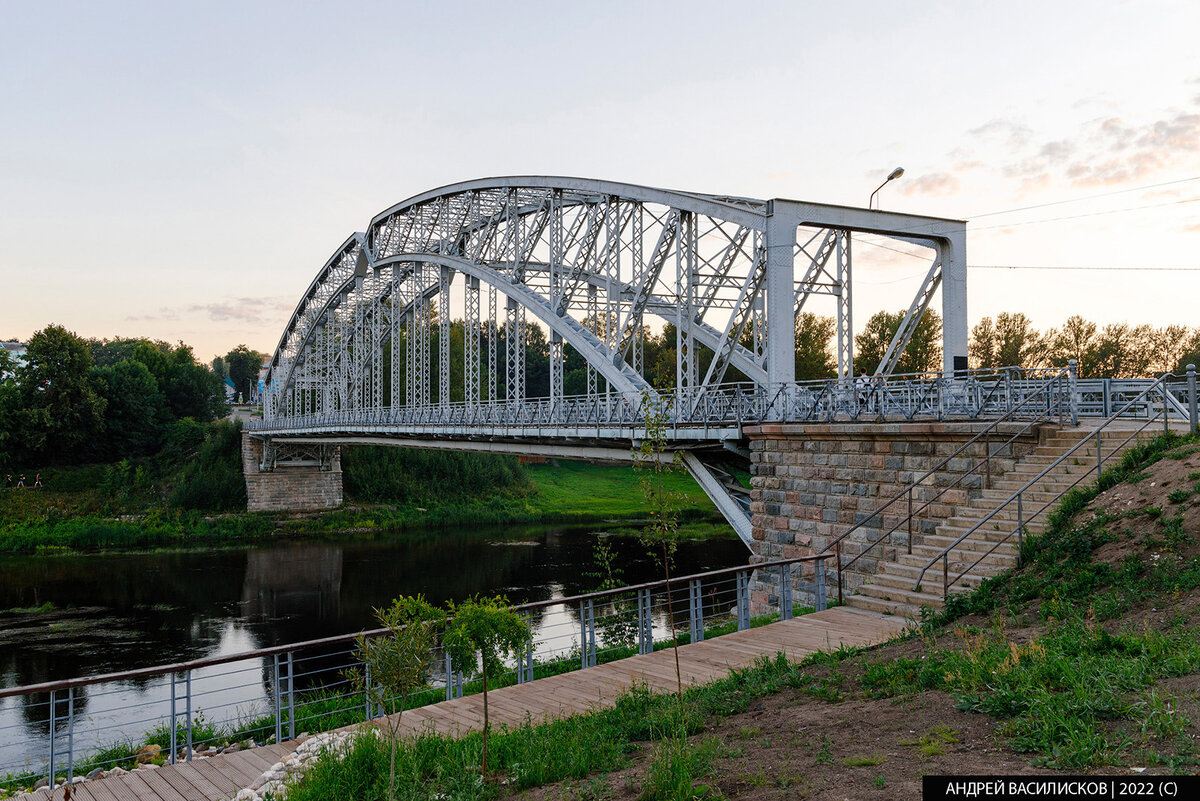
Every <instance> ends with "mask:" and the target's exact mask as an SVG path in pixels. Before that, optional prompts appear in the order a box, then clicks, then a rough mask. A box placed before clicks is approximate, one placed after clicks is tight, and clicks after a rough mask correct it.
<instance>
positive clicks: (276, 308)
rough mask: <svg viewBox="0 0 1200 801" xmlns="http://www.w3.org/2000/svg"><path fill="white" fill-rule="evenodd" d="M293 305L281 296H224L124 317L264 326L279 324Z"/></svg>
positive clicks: (140, 319) (142, 319) (137, 320)
mask: <svg viewBox="0 0 1200 801" xmlns="http://www.w3.org/2000/svg"><path fill="white" fill-rule="evenodd" d="M294 307H295V303H294V302H292V301H291V300H288V299H287V298H282V297H263V298H225V299H223V300H219V301H214V302H212V303H193V304H190V305H188V306H178V307H167V306H164V307H162V308H161V309H159V310H158V313H157V314H139V315H129V316H127V317H126V318H125V319H126V320H127V321H129V322H149V321H156V320H178V319H179V318H181V317H192V318H194V317H197V316H200V317H203V318H205V319H207V320H209V321H211V322H214V323H241V324H244V325H266V324H270V323H282V322H283V318H284V317H285V316H286V315H287V313H288V312H290V311H291V310H292V309H293V308H294Z"/></svg>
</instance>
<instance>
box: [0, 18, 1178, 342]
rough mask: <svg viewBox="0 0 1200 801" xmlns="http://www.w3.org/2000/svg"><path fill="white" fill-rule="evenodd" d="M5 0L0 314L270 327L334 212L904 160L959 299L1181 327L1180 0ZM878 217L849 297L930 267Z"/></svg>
mask: <svg viewBox="0 0 1200 801" xmlns="http://www.w3.org/2000/svg"><path fill="white" fill-rule="evenodd" d="M0 20H2V23H0V338H8V337H16V338H20V339H27V338H28V337H29V335H30V334H32V333H33V332H34V331H36V330H38V329H40V328H43V327H44V326H45V325H47V324H49V323H59V324H62V325H65V326H67V327H68V328H70V329H72V330H74V331H76V332H77V333H79V334H81V335H83V336H94V337H114V336H125V337H132V336H147V337H152V338H157V339H163V340H167V341H170V342H175V341H179V340H182V341H183V342H185V343H188V344H190V345H192V346H193V347H194V348H195V351H196V355H197V356H198V357H199V358H201V359H203V360H208V359H211V358H212V357H213V356H214V355H217V354H221V353H224V352H226V351H228V350H229V349H230V348H232V347H233V346H235V345H237V344H240V343H245V344H247V345H249V346H250V347H252V348H255V349H258V350H262V351H265V352H270V351H271V350H272V349H273V348H274V345H275V343H276V342H277V341H278V339H279V335H280V333H281V332H282V329H283V326H284V325H285V324H286V322H287V319H288V317H289V315H290V313H291V310H292V309H293V307H294V306H295V303H296V301H297V300H298V299H299V298H300V295H301V294H302V293H303V292H304V291H305V289H306V288H307V287H308V284H309V282H310V281H311V280H312V278H313V276H314V275H315V274H316V272H317V271H318V270H319V269H320V268H321V266H322V265H323V264H324V262H325V260H326V259H327V258H328V257H329V256H330V255H331V254H332V253H333V251H334V250H335V249H336V248H337V247H338V246H339V245H340V244H341V243H342V242H343V241H344V240H345V238H346V237H347V236H348V235H349V234H350V233H352V232H354V231H361V230H363V229H364V228H365V226H366V224H367V222H368V221H369V220H370V218H371V217H372V216H373V215H374V214H376V213H378V212H379V211H381V210H383V209H385V208H387V207H389V206H391V205H393V204H394V203H396V202H398V201H400V200H403V199H404V198H407V197H410V196H412V195H416V194H418V193H420V192H423V191H426V190H428V189H431V188H433V187H437V186H442V185H445V184H449V183H454V182H457V181H462V180H468V179H472V178H479V177H485V176H495V175H514V174H516V175H524V174H537V175H570V176H582V177H589V178H606V179H612V180H617V181H625V182H629V183H635V184H644V185H650V186H661V187H668V188H673V189H683V190H691V191H699V192H709V193H719V194H731V195H740V196H748V197H759V198H772V197H786V198H792V199H799V200H807V201H813V202H820V203H834V204H845V205H856V206H865V205H866V204H867V199H868V196H869V195H870V194H871V192H872V190H874V189H875V187H876V186H877V185H878V184H879V183H880V182H881V181H882V180H883V179H884V177H886V175H887V174H888V173H889V172H890V171H891V170H892V169H893V168H894V167H896V166H903V167H904V168H905V174H904V176H903V177H902V178H900V179H898V180H897V181H895V182H894V183H891V184H889V185H888V186H886V187H885V188H884V189H883V190H882V191H881V192H880V193H879V199H880V204H881V206H882V207H883V208H885V209H887V210H892V211H903V212H909V213H914V214H931V215H937V216H945V217H952V218H959V219H966V220H968V221H969V225H968V245H967V247H968V252H967V262H968V308H969V316H970V320H971V323H972V324H974V323H975V322H977V321H978V320H979V319H980V318H981V317H983V316H988V315H993V316H994V315H995V314H997V313H999V312H1003V311H1019V312H1024V313H1025V314H1027V315H1028V316H1029V317H1030V318H1031V319H1032V320H1033V323H1034V325H1035V326H1037V327H1039V328H1047V327H1051V326H1056V325H1060V324H1061V323H1062V322H1063V321H1064V320H1065V319H1066V318H1067V317H1068V316H1070V315H1071V314H1081V315H1083V316H1085V317H1087V318H1089V319H1092V320H1095V321H1097V322H1099V323H1102V324H1103V323H1113V322H1129V323H1133V324H1137V323H1152V324H1155V325H1162V324H1166V323H1181V324H1186V325H1193V326H1195V325H1200V306H1198V304H1197V302H1196V301H1197V298H1200V250H1198V248H1197V244H1200V58H1197V57H1196V45H1195V34H1196V32H1197V31H1200V4H1198V3H1195V2H1157V1H1156V0H1142V1H1139V2H1111V1H1106V0H1100V1H1097V0H1091V1H1090V2H1045V0H1041V1H1040V2H1024V1H1023V0H1005V2H992V3H985V2H971V3H963V2H898V1H896V0H892V1H891V2H855V3H829V2H809V1H808V0H793V1H792V2H771V1H770V0H760V2H756V3H752V4H750V3H733V2H707V0H687V2H648V1H647V0H643V2H624V0H605V2H603V3H566V2H561V0H560V2H519V1H514V2H507V3H497V2H455V1H454V0H443V2H437V3H424V2H422V3H416V2H391V3H351V2H340V3H332V2H330V3H321V2H301V1H300V0H290V1H289V2H251V1H250V0H242V1H241V2H235V3H223V2H190V3H184V2H167V1H163V0H160V1H159V2H147V3H138V2H105V0H91V2H82V3H65V2H56V1H55V0H43V1H42V2H37V3H30V2H28V0H19V1H18V0H0ZM1022 209H1023V210H1022ZM868 241H869V240H866V239H864V240H863V243H864V244H863V245H861V246H859V247H858V248H857V249H856V251H855V256H856V264H855V308H854V315H855V321H856V323H857V324H858V325H861V323H862V322H865V321H866V319H867V318H868V317H869V316H870V315H871V314H872V313H874V312H875V311H878V310H880V309H883V308H887V309H889V310H894V309H898V308H903V307H906V306H907V305H908V303H909V301H910V300H911V297H912V294H913V292H915V290H916V285H917V283H918V282H919V279H920V277H921V276H923V275H924V273H925V271H926V269H927V267H928V263H927V260H926V259H925V258H924V257H921V258H915V257H913V256H908V255H904V254H901V253H897V252H895V251H891V250H885V249H882V248H878V247H874V246H872V245H869V244H866V243H867V242H868ZM996 267H1017V268H1020V269H993V268H996ZM1033 267H1054V268H1058V269H1054V270H1041V269H1029V268H1033ZM1077 267H1085V268H1097V267H1101V268H1132V269H1121V270H1112V269H1104V270H1095V269H1086V270H1077V269H1061V268H1077ZM1152 268H1154V269H1152ZM1162 268H1172V269H1175V270H1177V271H1176V272H1173V273H1172V272H1169V271H1167V270H1164V269H1162Z"/></svg>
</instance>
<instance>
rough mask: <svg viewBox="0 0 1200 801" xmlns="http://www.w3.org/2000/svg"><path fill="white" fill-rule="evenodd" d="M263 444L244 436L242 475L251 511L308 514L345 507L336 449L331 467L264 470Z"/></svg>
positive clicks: (246, 435)
mask: <svg viewBox="0 0 1200 801" xmlns="http://www.w3.org/2000/svg"><path fill="white" fill-rule="evenodd" d="M262 460H263V442H262V440H260V439H255V438H254V437H251V436H250V435H249V434H247V433H243V434H242V472H243V473H244V474H245V476H246V509H247V511H250V512H305V511H316V510H319V509H333V508H334V507H337V506H341V504H342V455H341V449H340V448H336V447H335V448H333V451H332V457H331V458H330V460H329V463H328V465H327V466H325V467H322V466H320V465H316V464H304V465H287V466H283V465H280V466H277V467H276V468H275V469H273V470H267V471H264V470H262V469H261V465H262Z"/></svg>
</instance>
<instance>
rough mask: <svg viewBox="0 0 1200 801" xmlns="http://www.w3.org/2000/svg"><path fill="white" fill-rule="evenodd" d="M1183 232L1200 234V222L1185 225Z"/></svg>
mask: <svg viewBox="0 0 1200 801" xmlns="http://www.w3.org/2000/svg"><path fill="white" fill-rule="evenodd" d="M1183 232H1184V233H1185V234H1200V223H1192V224H1191V225H1185V226H1183Z"/></svg>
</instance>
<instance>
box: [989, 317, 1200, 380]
mask: <svg viewBox="0 0 1200 801" xmlns="http://www.w3.org/2000/svg"><path fill="white" fill-rule="evenodd" d="M970 358H971V366H972V367H980V368H985V369H986V368H992V367H1007V366H1012V365H1021V366H1023V367H1064V366H1066V364H1067V363H1068V361H1070V360H1071V359H1074V360H1075V363H1076V369H1077V370H1078V374H1079V376H1080V378H1139V377H1147V376H1152V375H1158V374H1161V373H1168V372H1171V373H1177V374H1181V373H1183V371H1184V370H1185V368H1186V367H1187V365H1189V364H1195V365H1197V366H1200V327H1196V328H1191V329H1189V328H1188V327H1187V326H1183V325H1164V326H1159V327H1155V326H1152V325H1129V324H1128V323H1110V324H1109V325H1105V326H1098V325H1097V324H1096V323H1093V322H1091V321H1089V320H1086V319H1084V318H1083V317H1081V316H1079V315H1074V316H1072V317H1070V318H1068V319H1067V321H1066V322H1065V323H1063V325H1062V326H1061V327H1060V328H1049V329H1046V330H1045V331H1038V330H1037V329H1035V328H1034V327H1033V326H1032V324H1031V323H1030V322H1029V318H1027V317H1026V316H1025V315H1024V314H1020V313H1010V312H1004V313H1001V314H998V315H996V317H995V319H993V318H991V317H984V318H983V319H982V320H980V321H979V322H978V323H977V324H976V325H975V327H974V328H973V329H972V330H971V342H970Z"/></svg>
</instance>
